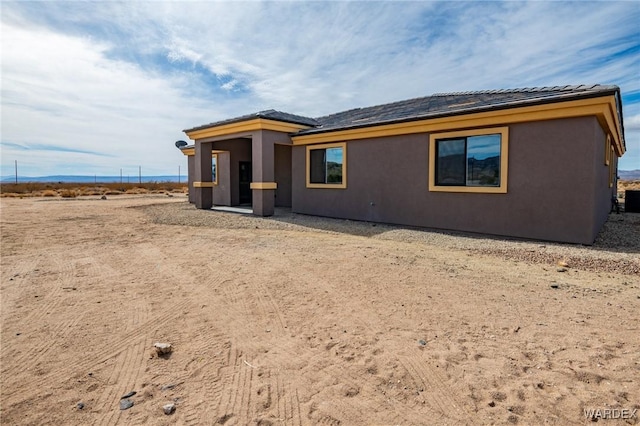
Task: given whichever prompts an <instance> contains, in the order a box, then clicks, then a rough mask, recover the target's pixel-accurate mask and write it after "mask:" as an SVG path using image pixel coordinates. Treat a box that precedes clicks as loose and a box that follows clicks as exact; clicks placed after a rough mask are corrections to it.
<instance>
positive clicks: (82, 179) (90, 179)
mask: <svg viewBox="0 0 640 426" xmlns="http://www.w3.org/2000/svg"><path fill="white" fill-rule="evenodd" d="M140 180H141V181H142V182H178V176H142V178H141V179H140ZM15 181H16V178H15V176H3V177H2V180H0V182H2V183H14V182H15ZM186 181H187V177H186V176H181V177H180V182H186ZM18 182H64V183H94V182H95V183H113V182H116V183H119V182H122V183H138V182H139V179H138V176H129V177H127V176H123V177H122V178H120V176H71V175H56V176H35V177H33V176H18Z"/></svg>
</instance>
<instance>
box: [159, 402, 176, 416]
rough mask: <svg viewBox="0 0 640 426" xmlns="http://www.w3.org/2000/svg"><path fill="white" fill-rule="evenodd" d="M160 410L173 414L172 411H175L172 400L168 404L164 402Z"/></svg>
mask: <svg viewBox="0 0 640 426" xmlns="http://www.w3.org/2000/svg"><path fill="white" fill-rule="evenodd" d="M162 411H164V413H165V414H166V415H167V416H168V415H169V414H173V412H174V411H176V404H174V403H173V402H171V403H169V404H165V405H163V406H162Z"/></svg>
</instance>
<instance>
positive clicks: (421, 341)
mask: <svg viewBox="0 0 640 426" xmlns="http://www.w3.org/2000/svg"><path fill="white" fill-rule="evenodd" d="M418 344H419V345H420V346H426V345H427V342H426V341H425V340H422V339H420V340H418Z"/></svg>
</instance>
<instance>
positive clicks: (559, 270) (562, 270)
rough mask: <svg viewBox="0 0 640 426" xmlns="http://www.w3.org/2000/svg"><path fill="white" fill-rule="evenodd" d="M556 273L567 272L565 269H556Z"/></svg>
mask: <svg viewBox="0 0 640 426" xmlns="http://www.w3.org/2000/svg"><path fill="white" fill-rule="evenodd" d="M556 271H558V272H567V268H558V269H556Z"/></svg>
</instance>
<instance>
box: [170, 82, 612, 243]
mask: <svg viewBox="0 0 640 426" xmlns="http://www.w3.org/2000/svg"><path fill="white" fill-rule="evenodd" d="M184 132H185V133H186V134H187V136H188V137H189V138H190V139H192V140H193V141H194V143H193V144H191V145H186V146H182V147H180V149H181V151H182V153H183V154H185V155H187V156H188V167H189V201H191V202H192V203H195V206H196V208H199V209H209V208H211V207H212V206H214V205H220V206H238V205H250V206H251V208H252V209H253V213H254V214H256V215H259V216H270V215H272V214H273V213H274V208H275V207H278V206H283V207H290V208H291V210H292V211H293V212H296V213H303V214H308V215H318V216H327V217H334V218H343V219H353V220H362V221H371V222H382V223H392V224H400V225H410V226H418V227H428V228H439V229H447V230H459V231H470V232H477V233H485V234H493V235H502V236H511V237H522V238H529V239H539V240H549V241H562V242H571V243H580V244H592V243H593V241H594V240H595V238H596V236H597V234H598V232H599V231H600V229H601V227H602V226H603V224H604V222H605V221H606V219H607V217H608V214H609V212H610V210H611V205H612V197H614V196H615V191H616V174H617V162H618V157H620V156H622V155H623V154H624V152H625V140H624V128H623V118H622V103H621V96H620V89H619V88H618V87H617V86H611V85H588V86H586V85H581V86H556V87H535V88H524V89H510V90H491V91H474V92H456V93H439V94H434V95H431V96H427V97H421V98H415V99H409V100H404V101H400V102H393V103H389V104H385V105H378V106H372V107H367V108H357V109H352V110H348V111H343V112H338V113H335V114H331V115H327V116H324V117H317V118H310V117H303V116H300V115H294V114H289V113H285V112H280V111H275V110H268V111H261V112H257V113H255V114H249V115H244V116H241V117H236V118H231V119H228V120H223V121H217V122H214V123H210V124H205V125H203V126H198V127H194V128H191V129H188V130H185V131H184Z"/></svg>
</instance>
